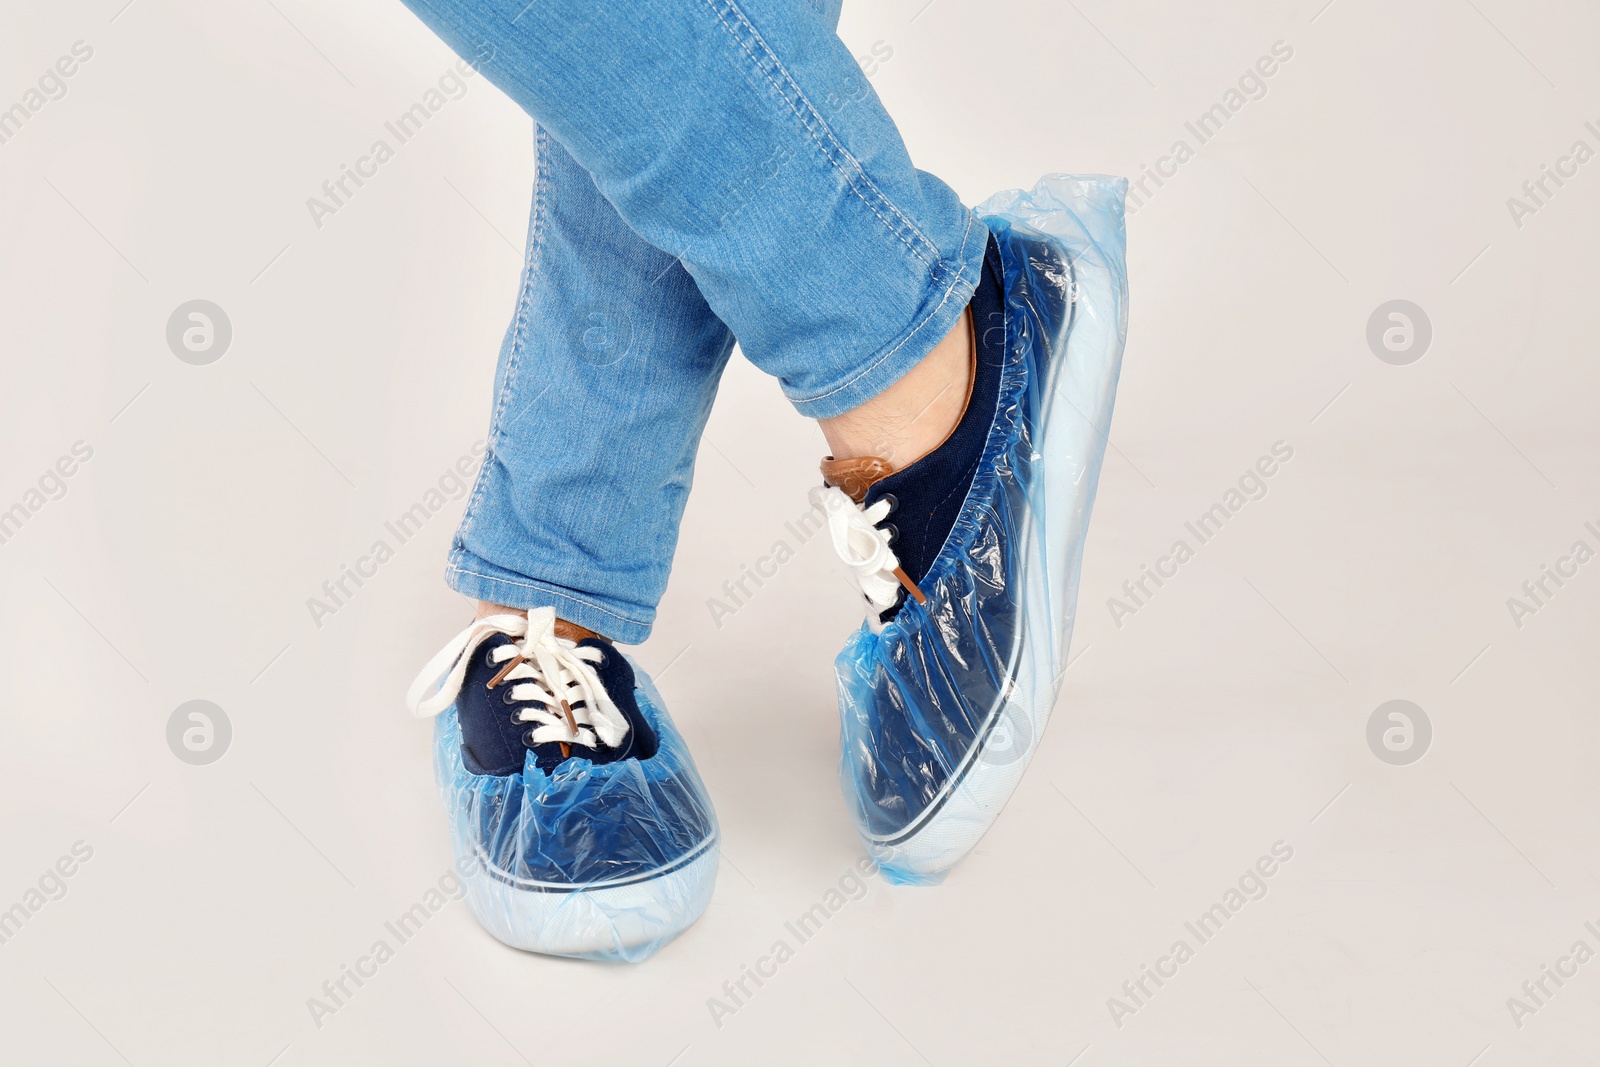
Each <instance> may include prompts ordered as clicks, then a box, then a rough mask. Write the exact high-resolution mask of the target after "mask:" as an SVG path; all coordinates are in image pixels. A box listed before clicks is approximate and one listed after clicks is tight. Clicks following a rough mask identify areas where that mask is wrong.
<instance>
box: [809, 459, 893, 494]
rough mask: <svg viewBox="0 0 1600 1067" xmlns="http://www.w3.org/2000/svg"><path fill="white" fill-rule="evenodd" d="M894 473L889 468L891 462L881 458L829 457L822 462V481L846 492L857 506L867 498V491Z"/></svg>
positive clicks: (891, 468)
mask: <svg viewBox="0 0 1600 1067" xmlns="http://www.w3.org/2000/svg"><path fill="white" fill-rule="evenodd" d="M893 473H894V468H893V467H891V466H889V461H888V460H886V459H883V458H881V457H879V456H857V457H856V458H854V459H834V458H833V457H832V456H829V457H828V458H827V459H825V460H823V461H822V480H823V481H824V482H825V483H826V484H828V485H832V486H837V487H838V488H840V489H842V490H844V492H845V495H847V496H849V497H850V499H851V500H854V501H855V502H856V503H857V504H859V503H861V502H862V501H863V500H865V499H866V498H867V490H868V489H871V488H872V486H873V484H874V483H875V482H881V481H882V480H883V479H885V478H887V477H889V475H891V474H893Z"/></svg>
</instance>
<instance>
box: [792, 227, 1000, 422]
mask: <svg viewBox="0 0 1600 1067" xmlns="http://www.w3.org/2000/svg"><path fill="white" fill-rule="evenodd" d="M973 218H974V216H973V214H972V213H971V212H968V213H967V229H966V232H964V233H963V234H962V235H961V253H962V255H963V258H964V257H965V253H966V251H967V243H968V241H969V240H970V239H971V236H972V221H973ZM980 270H981V266H980ZM960 286H961V275H960V274H957V275H956V276H955V278H954V279H953V280H952V281H951V282H950V285H949V287H948V288H947V289H946V290H945V292H944V296H942V297H940V299H939V302H938V303H937V304H935V305H934V307H933V310H931V311H929V312H928V313H927V314H926V315H924V316H923V317H922V321H920V322H918V323H917V324H916V325H914V326H913V327H911V329H909V330H907V331H906V335H905V336H904V337H902V338H901V339H900V343H899V344H897V345H895V346H894V347H893V348H891V349H889V351H887V352H885V353H884V354H883V355H881V356H879V357H878V358H877V359H875V360H873V361H872V362H871V363H869V364H868V365H867V366H865V367H863V368H862V369H861V370H860V371H858V372H856V374H855V375H853V376H852V377H850V378H849V379H847V380H846V381H843V382H840V383H839V384H838V385H836V386H834V387H833V388H832V389H829V390H828V391H827V392H826V393H818V394H817V395H816V396H811V397H802V398H797V397H792V396H791V397H789V401H790V403H794V404H815V403H816V402H818V401H819V400H826V399H828V398H829V397H830V396H834V395H835V394H837V393H841V392H843V391H844V390H846V389H848V388H850V387H851V386H852V385H854V384H855V383H856V382H858V381H860V380H861V379H862V378H864V377H866V376H867V375H868V374H871V373H872V372H873V371H875V370H877V369H878V368H879V367H880V366H882V365H883V362H884V361H885V360H887V359H888V358H889V357H891V356H893V355H894V354H895V353H896V352H898V351H900V350H901V349H902V348H904V347H905V346H906V345H907V344H909V343H910V342H911V339H912V338H913V337H915V336H916V335H917V334H918V333H919V332H920V331H921V330H922V328H923V327H924V326H926V325H927V324H928V320H930V319H932V318H933V317H934V316H935V315H937V314H938V313H939V309H940V308H942V307H944V306H945V305H946V304H948V303H949V302H950V297H951V296H952V295H953V294H954V293H955V291H956V290H957V289H958V288H960ZM973 288H977V287H976V286H974V287H973Z"/></svg>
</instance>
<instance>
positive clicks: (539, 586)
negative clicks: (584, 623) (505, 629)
mask: <svg viewBox="0 0 1600 1067" xmlns="http://www.w3.org/2000/svg"><path fill="white" fill-rule="evenodd" d="M448 573H450V574H469V575H471V576H472V577H474V578H482V579H483V580H484V581H486V582H495V583H498V584H500V585H509V586H514V587H515V588H517V589H533V590H536V591H538V592H540V593H547V594H549V595H550V596H555V597H560V598H561V599H562V600H570V601H572V602H573V603H574V604H582V605H583V606H584V607H586V608H593V609H594V610H596V611H598V612H600V613H601V614H602V615H609V616H611V617H612V618H613V619H617V620H619V621H621V622H627V623H632V624H633V625H635V626H649V625H650V623H649V622H648V621H647V620H645V619H635V618H633V617H632V616H631V615H623V614H622V613H621V612H616V611H612V610H611V609H610V608H607V607H605V606H603V605H601V604H597V603H595V602H594V601H593V600H586V599H584V598H583V597H580V596H574V595H573V594H571V593H568V592H565V591H563V590H561V589H559V588H557V587H556V586H553V585H548V584H546V583H543V582H539V581H537V580H534V579H529V580H528V581H525V582H518V581H513V580H512V579H510V578H501V577H498V576H496V575H493V574H484V573H482V572H481V571H475V570H469V569H468V568H466V567H462V566H460V565H458V564H455V563H452V564H450V566H449V570H448Z"/></svg>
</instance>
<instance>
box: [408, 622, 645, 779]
mask: <svg viewBox="0 0 1600 1067" xmlns="http://www.w3.org/2000/svg"><path fill="white" fill-rule="evenodd" d="M555 631H556V613H555V609H554V608H535V609H534V610H532V611H530V612H528V615H527V617H526V618H524V617H523V616H521V615H490V616H487V617H485V618H482V619H477V620H475V621H474V622H473V623H472V625H471V626H468V627H467V628H466V629H465V630H463V631H461V633H459V634H457V635H456V636H455V638H453V639H452V640H451V641H450V643H449V644H447V645H445V646H444V648H442V649H440V650H439V654H438V655H437V656H434V657H433V659H431V660H429V661H428V665H427V666H425V667H423V668H422V673H421V674H419V675H418V676H417V680H416V681H415V682H412V683H411V689H410V690H409V691H408V692H407V693H406V706H407V707H409V708H410V709H411V711H412V713H413V714H414V715H416V716H418V717H419V718H430V717H432V716H434V715H437V714H439V713H440V712H441V711H443V710H444V709H445V708H448V707H449V706H450V705H451V704H453V703H454V702H455V699H456V694H458V693H459V692H460V691H461V685H462V682H463V681H464V680H465V678H466V675H467V668H468V667H469V666H471V664H472V655H473V653H474V652H476V651H477V649H478V646H479V645H481V644H483V642H484V641H486V640H488V639H489V638H491V637H493V636H494V635H495V634H505V635H506V636H508V637H511V638H513V640H512V641H511V642H509V643H507V644H504V645H500V646H499V647H497V648H496V649H495V650H494V651H493V652H491V653H490V656H491V658H492V661H493V662H494V663H500V664H505V665H506V667H505V668H503V669H502V670H501V671H500V673H499V675H497V676H496V678H495V681H494V683H493V684H492V685H491V687H490V688H494V687H496V686H499V685H506V684H509V685H511V687H512V688H511V699H512V700H514V701H517V702H518V703H519V704H521V705H522V706H521V707H519V708H518V709H517V714H516V718H517V720H518V721H520V722H526V723H530V724H534V728H533V737H532V738H531V740H532V741H533V743H534V744H536V745H539V744H545V743H546V742H550V741H557V742H561V743H562V744H564V745H583V746H585V747H586V748H598V747H599V745H598V744H596V741H599V742H600V743H602V744H604V745H605V746H607V747H608V748H615V747H617V746H618V745H619V744H620V743H621V742H622V739H623V738H625V737H626V736H628V720H627V717H626V716H624V715H623V714H622V711H621V709H619V708H618V707H617V705H616V703H615V702H614V701H612V699H611V695H610V694H609V693H607V692H606V687H605V686H604V685H602V684H601V683H600V678H599V676H598V675H596V674H595V672H594V664H595V663H597V662H599V661H600V660H601V659H602V658H603V657H604V655H605V653H604V652H602V651H601V650H600V649H598V648H594V647H588V648H579V647H578V645H577V642H575V641H568V640H566V639H565V638H560V637H557V636H556V632H555ZM517 639H520V640H517ZM513 661H514V662H513ZM533 701H537V702H538V704H541V705H543V706H542V707H540V706H538V705H536V704H534V703H531V702H533ZM563 751H565V750H563Z"/></svg>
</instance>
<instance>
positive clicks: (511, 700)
mask: <svg viewBox="0 0 1600 1067" xmlns="http://www.w3.org/2000/svg"><path fill="white" fill-rule="evenodd" d="M513 688H515V687H514V686H509V685H508V686H506V687H505V689H504V690H502V691H501V693H500V703H502V704H505V705H508V706H509V705H511V704H515V703H516V702H517V700H516V698H515V697H513V696H512V695H511V691H512V689H513Z"/></svg>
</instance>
